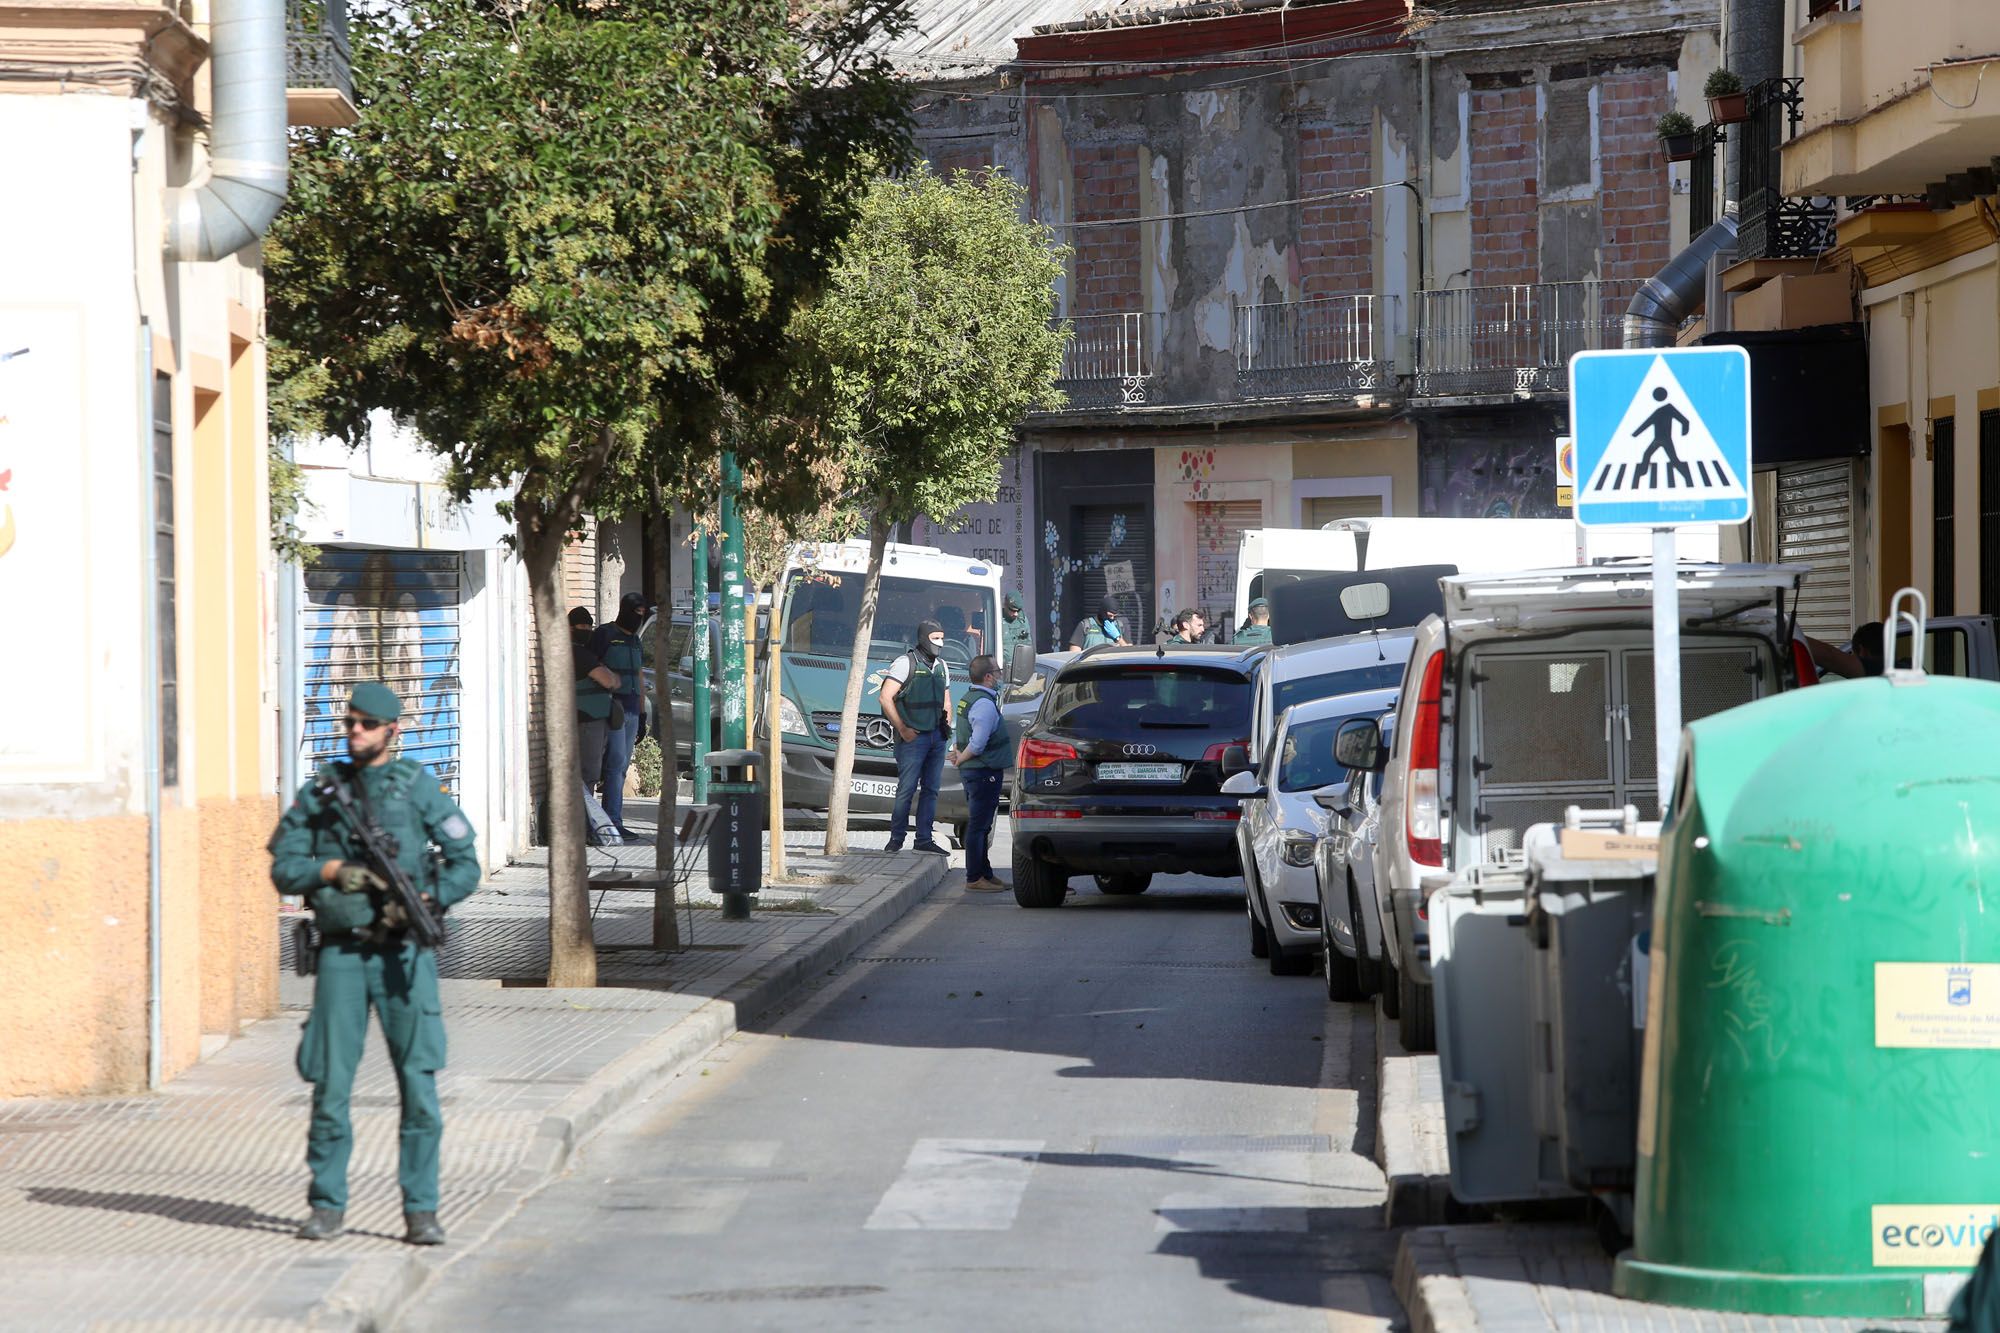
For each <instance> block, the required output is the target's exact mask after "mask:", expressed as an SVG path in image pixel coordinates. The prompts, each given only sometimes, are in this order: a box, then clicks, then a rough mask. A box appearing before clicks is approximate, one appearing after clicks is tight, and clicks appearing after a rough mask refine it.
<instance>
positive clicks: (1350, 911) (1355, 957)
mask: <svg viewBox="0 0 2000 1333" xmlns="http://www.w3.org/2000/svg"><path fill="white" fill-rule="evenodd" d="M1365 721H1367V719H1357V720H1356V721H1355V722H1353V723H1349V724H1343V727H1342V730H1344V731H1345V730H1351V729H1353V728H1354V727H1357V726H1359V725H1360V724H1361V723H1362V722H1365ZM1375 728H1376V738H1377V740H1378V741H1379V743H1380V745H1381V751H1380V753H1381V755H1382V757H1383V758H1385V759H1386V758H1387V755H1388V749H1389V738H1390V737H1391V736H1393V735H1394V734H1395V731H1396V715H1395V714H1394V713H1384V714H1383V715H1382V716H1381V718H1379V719H1377V720H1376V721H1375ZM1340 744H1341V743H1340V740H1339V737H1338V736H1337V735H1336V737H1335V741H1334V758H1335V759H1339V758H1340ZM1343 766H1344V765H1343ZM1320 804H1322V805H1324V806H1326V807H1327V809H1328V811H1329V813H1328V816H1327V821H1326V828H1325V831H1324V832H1322V833H1321V834H1320V839H1319V846H1318V847H1317V848H1315V849H1314V854H1313V889H1314V892H1315V893H1317V894H1318V895H1319V924H1320V933H1321V957H1322V958H1323V959H1324V960H1325V964H1324V971H1325V974H1326V998H1327V999H1329V1000H1365V999H1367V998H1368V997H1369V996H1371V995H1375V994H1377V993H1379V992H1380V991H1381V990H1382V959H1383V939H1382V910H1381V908H1380V907H1379V906H1377V904H1376V897H1375V843H1376V841H1377V840H1378V838H1379V837H1380V830H1381V823H1382V769H1381V766H1380V765H1379V764H1376V765H1362V766H1358V767H1353V768H1349V769H1348V775H1347V786H1346V787H1344V788H1342V789H1341V791H1340V794H1339V795H1338V796H1337V797H1335V798H1334V799H1332V800H1330V801H1328V800H1324V799H1322V800H1320ZM1395 1001H1396V995H1395V992H1394V991H1393V990H1391V991H1390V992H1389V993H1388V994H1387V995H1385V996H1384V997H1383V1008H1384V1011H1385V1012H1386V1013H1387V1014H1388V1016H1389V1017H1391V1018H1394V1017H1396V1004H1395Z"/></svg>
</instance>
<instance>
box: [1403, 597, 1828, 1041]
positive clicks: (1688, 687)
mask: <svg viewBox="0 0 2000 1333" xmlns="http://www.w3.org/2000/svg"><path fill="white" fill-rule="evenodd" d="M1805 574H1806V571H1805V570H1804V569H1803V568H1801V567H1799V566H1793V565H1687V564H1683V565H1682V566H1680V571H1679V583H1680V614H1681V624H1682V629H1681V716H1682V719H1683V720H1684V721H1690V722H1691V721H1693V720H1695V719H1697V718H1702V717H1706V716H1708V715H1709V714H1711V713H1717V712H1721V711H1722V710H1723V709H1725V708H1733V707H1735V706H1736V705H1738V704H1744V703H1749V702H1750V701H1751V700H1753V699H1758V698H1762V697H1764V696H1765V695H1768V694H1773V693H1776V692H1778V691H1780V690H1784V689H1790V688H1793V687H1794V686H1796V685H1797V684H1798V683H1799V682H1800V681H1801V680H1805V681H1811V680H1812V679H1813V678H1814V675H1813V671H1812V663H1811V657H1810V655H1809V654H1808V652H1807V650H1806V646H1805V644H1804V643H1803V642H1802V641H1800V640H1799V639H1797V638H1790V639H1787V637H1786V634H1787V630H1786V628H1785V627H1786V626H1788V625H1789V624H1790V623H1791V622H1790V619H1789V616H1788V615H1787V614H1786V609H1787V608H1791V607H1793V606H1795V605H1796V601H1797V597H1798V591H1799V588H1800V585H1801V583H1802V582H1803V580H1804V577H1805ZM1442 583H1443V589H1444V599H1445V613H1444V615H1443V616H1441V617H1439V616H1433V617H1432V618H1430V619H1428V620H1426V621H1425V622H1424V623H1423V624H1421V625H1419V626H1418V627H1417V630H1416V642H1415V645H1414V647H1413V649H1412V651H1411V654H1410V661H1409V667H1408V669H1407V670H1406V671H1405V673H1404V675H1403V682H1402V688H1401V691H1400V697H1399V700H1398V703H1397V706H1396V731H1395V735H1394V739H1393V742H1392V744H1391V747H1390V753H1389V754H1388V755H1387V756H1385V757H1384V762H1386V765H1387V768H1386V771H1385V773H1384V777H1383V782H1382V809H1381V817H1380V818H1381V822H1380V829H1381V836H1380V839H1379V841H1378V842H1377V844H1376V847H1375V889H1376V897H1377V906H1378V908H1379V909H1380V911H1381V916H1382V928H1383V932H1384V934H1385V936H1386V937H1387V941H1388V945H1387V950H1386V955H1385V956H1386V959H1387V961H1388V964H1389V970H1390V972H1391V973H1393V975H1385V976H1384V978H1383V981H1384V985H1385V987H1387V986H1390V985H1393V986H1395V987H1396V988H1397V996H1396V1008H1397V1022H1398V1025H1399V1029H1400V1035H1401V1037H1402V1041H1403V1044H1404V1046H1405V1047H1407V1048H1409V1049H1410V1050H1430V1049H1432V1047H1433V1046H1434V1044H1435V1041H1436V1037H1435V1032H1436V1028H1435V1019H1434V1016H1433V1014H1434V1010H1433V1007H1432V998H1431V988H1430V957H1429V947H1430V942H1429V923H1428V921H1427V918H1426V911H1425V900H1426V898H1427V896H1428V894H1429V893H1431V892H1434V891H1435V890H1437V889H1439V888H1442V887H1443V886H1444V885H1445V884H1446V883H1448V882H1449V881H1450V879H1451V875H1452V872H1454V871H1463V870H1465V869H1467V868H1469V867H1473V866H1480V865H1486V864H1490V863H1493V862H1496V861H1500V860H1503V859H1505V858H1506V857H1508V856H1509V855H1510V854H1512V853H1515V852H1517V851H1518V849H1519V847H1520V845H1521V835H1522V834H1523V833H1524V832H1525V831H1526V830H1527V828H1528V826H1529V825H1531V824H1538V823H1545V822H1547V821H1550V820H1555V821H1558V822H1559V821H1561V819H1562V817H1563V811H1564V810H1565V809H1566V808H1567V807H1569V806H1572V805H1580V806H1585V807H1588V808H1592V809H1605V808H1618V807H1622V806H1625V805H1628V804H1629V805H1634V806H1637V807H1638V808H1639V812H1640V818H1642V819H1657V818H1659V816H1660V811H1659V802H1658V797H1657V787H1656V781H1657V778H1656V772H1655V755H1654V748H1653V660H1652V659H1653V632H1652V614H1653V613H1652V571H1651V569H1650V568H1649V567H1647V566H1643V565H1628V566H1603V567H1595V568H1590V569H1573V568H1572V569H1555V570H1541V571H1533V572H1528V573H1520V574H1497V575H1459V576H1456V577H1453V578H1447V579H1444V580H1442ZM1802 668H1803V673H1802V671H1801V669H1802Z"/></svg>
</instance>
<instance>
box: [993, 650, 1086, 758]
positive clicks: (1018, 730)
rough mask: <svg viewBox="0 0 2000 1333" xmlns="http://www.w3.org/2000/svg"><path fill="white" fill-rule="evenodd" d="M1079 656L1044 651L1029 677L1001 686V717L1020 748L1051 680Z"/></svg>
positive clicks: (1008, 733)
mask: <svg viewBox="0 0 2000 1333" xmlns="http://www.w3.org/2000/svg"><path fill="white" fill-rule="evenodd" d="M1075 656H1076V654H1075V653H1072V652H1067V651H1065V652H1060V653H1042V654H1040V655H1039V656H1037V657H1036V658H1035V665H1034V669H1033V670H1032V671H1030V672H1029V673H1028V675H1027V677H1026V678H1025V679H1022V680H1017V681H1011V682H1009V683H1008V684H1006V685H1004V686H1002V687H1001V691H1000V720H1001V722H1002V723H1003V724H1005V726H1006V728H1007V739H1008V740H1009V741H1011V742H1013V744H1014V746H1015V747H1016V748H1017V749H1018V748H1019V747H1020V744H1021V734H1022V733H1023V732H1025V731H1026V730H1027V729H1028V724H1029V723H1030V722H1033V721H1034V720H1035V714H1036V713H1037V712H1038V711H1039V710H1040V709H1041V706H1042V700H1043V699H1045V698H1047V697H1048V692H1049V682H1050V681H1052V680H1054V679H1055V678H1056V672H1058V671H1060V670H1061V669H1062V664H1063V663H1064V662H1067V661H1069V659H1070V658H1072V657H1075Z"/></svg>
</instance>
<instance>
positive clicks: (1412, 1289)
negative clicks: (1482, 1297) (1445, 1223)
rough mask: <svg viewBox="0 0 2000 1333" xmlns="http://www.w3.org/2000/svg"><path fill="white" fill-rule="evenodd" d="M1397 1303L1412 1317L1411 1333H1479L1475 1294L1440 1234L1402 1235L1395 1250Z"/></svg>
mask: <svg viewBox="0 0 2000 1333" xmlns="http://www.w3.org/2000/svg"><path fill="white" fill-rule="evenodd" d="M1395 1287H1396V1299H1397V1300H1399V1301H1401V1302H1402V1303H1403V1309H1404V1310H1405V1311H1406V1312H1407V1313H1408V1314H1409V1317H1410V1329H1409V1333H1477V1330H1478V1328H1479V1314H1478V1312H1477V1311H1476V1310H1475V1309H1474V1308H1473V1305H1472V1293H1471V1292H1469V1291H1467V1290H1466V1287H1465V1279H1464V1278H1462V1277H1460V1276H1459V1274H1458V1267H1457V1265H1456V1264H1454V1263H1453V1262H1452V1259H1451V1253H1450V1251H1449V1250H1448V1249H1447V1248H1446V1246H1445V1243H1444V1236H1443V1234H1442V1232H1441V1231H1439V1230H1437V1229H1430V1228H1419V1229H1416V1230H1411V1231H1406V1232H1404V1233H1403V1239H1402V1242H1401V1243H1400V1244H1398V1245H1397V1246H1396V1269H1395Z"/></svg>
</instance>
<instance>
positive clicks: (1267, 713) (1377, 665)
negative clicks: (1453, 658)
mask: <svg viewBox="0 0 2000 1333" xmlns="http://www.w3.org/2000/svg"><path fill="white" fill-rule="evenodd" d="M1416 633H1417V632H1416V630H1415V629H1414V628H1409V629H1394V630H1381V631H1370V632H1368V633H1365V634H1344V635H1341V636H1339V637H1338V638H1331V639H1312V640H1309V641H1307V642H1305V643H1294V644H1288V645H1286V646H1285V647H1282V648H1273V649H1271V650H1270V651H1269V652H1268V653H1266V654H1265V655H1264V658H1263V660H1262V661H1260V662H1259V663H1258V665H1257V695H1256V701H1255V705H1254V708H1253V710H1252V713H1251V719H1250V753H1251V755H1252V756H1253V757H1255V756H1259V755H1262V754H1263V753H1264V751H1265V750H1266V749H1267V748H1268V747H1269V746H1270V743H1271V733H1272V731H1273V730H1275V728H1276V726H1277V719H1278V717H1279V715H1280V714H1282V713H1283V712H1284V711H1285V710H1286V709H1287V708H1290V707H1292V706H1293V705H1295V704H1301V703H1306V702H1309V701H1311V700H1314V699H1331V698H1333V697H1334V696H1335V695H1341V694H1354V693H1357V692H1358V691H1362V690H1394V689H1396V688H1397V687H1399V686H1400V685H1401V684H1402V683H1403V668H1404V667H1405V666H1406V665H1408V663H1409V660H1410V645H1411V644H1412V643H1414V642H1415V641H1416Z"/></svg>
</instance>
